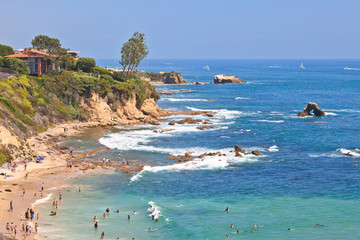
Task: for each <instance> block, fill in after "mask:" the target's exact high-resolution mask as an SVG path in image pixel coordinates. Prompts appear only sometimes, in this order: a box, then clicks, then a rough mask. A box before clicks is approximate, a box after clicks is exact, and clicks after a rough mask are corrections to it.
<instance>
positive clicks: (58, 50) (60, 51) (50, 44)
mask: <svg viewBox="0 0 360 240" xmlns="http://www.w3.org/2000/svg"><path fill="white" fill-rule="evenodd" d="M31 45H32V46H33V47H34V48H41V49H44V50H46V51H47V53H49V55H50V57H48V58H49V59H50V60H53V61H57V60H59V59H60V57H61V56H63V55H65V54H66V49H65V48H62V47H61V43H60V40H59V39H57V38H51V37H49V36H46V35H37V36H35V38H34V39H33V40H32V41H31ZM54 55H56V57H53V56H54Z"/></svg>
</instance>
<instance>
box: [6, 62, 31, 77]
mask: <svg viewBox="0 0 360 240" xmlns="http://www.w3.org/2000/svg"><path fill="white" fill-rule="evenodd" d="M1 67H4V68H10V69H11V70H14V71H16V72H17V73H20V74H30V69H29V65H28V62H27V61H26V60H20V59H17V58H2V60H1Z"/></svg>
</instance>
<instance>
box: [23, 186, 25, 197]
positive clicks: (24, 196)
mask: <svg viewBox="0 0 360 240" xmlns="http://www.w3.org/2000/svg"><path fill="white" fill-rule="evenodd" d="M23 197H25V188H23Z"/></svg>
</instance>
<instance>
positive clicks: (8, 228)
mask: <svg viewBox="0 0 360 240" xmlns="http://www.w3.org/2000/svg"><path fill="white" fill-rule="evenodd" d="M6 232H7V234H9V233H10V224H9V223H6Z"/></svg>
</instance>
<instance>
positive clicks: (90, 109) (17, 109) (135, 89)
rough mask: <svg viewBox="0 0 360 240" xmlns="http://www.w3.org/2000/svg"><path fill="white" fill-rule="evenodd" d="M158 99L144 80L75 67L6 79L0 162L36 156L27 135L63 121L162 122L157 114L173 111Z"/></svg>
mask: <svg viewBox="0 0 360 240" xmlns="http://www.w3.org/2000/svg"><path fill="white" fill-rule="evenodd" d="M158 99H159V95H158V94H157V93H156V91H155V89H154V87H152V86H151V85H150V84H149V83H148V82H146V81H143V80H140V79H133V80H130V81H127V82H116V81H113V80H110V81H109V80H107V79H105V78H94V77H91V76H89V75H86V74H83V73H76V72H69V71H63V72H61V73H60V74H58V75H54V76H50V75H43V76H42V77H40V78H38V77H31V76H25V75H22V76H19V77H11V78H9V79H0V164H1V163H3V162H6V161H8V160H10V159H15V158H19V159H26V160H33V159H34V158H36V157H37V156H36V154H35V153H34V151H33V150H32V147H31V146H30V144H29V143H28V141H27V140H28V139H29V138H30V137H32V136H35V135H37V134H38V133H42V132H44V131H46V130H47V129H48V128H51V127H53V126H54V125H57V124H62V123H70V122H73V123H74V124H75V123H77V122H92V123H93V122H98V123H99V124H101V125H116V124H133V123H142V122H145V123H151V124H158V121H157V117H160V116H165V115H167V112H165V111H164V110H162V109H160V108H159V107H158V106H157V105H156V103H155V101H156V100H158Z"/></svg>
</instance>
